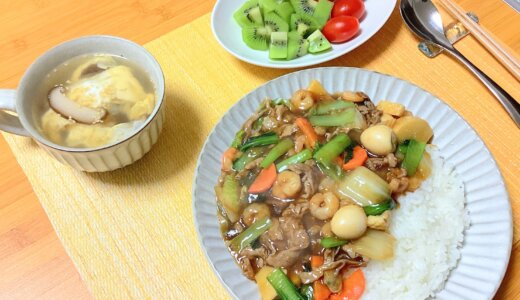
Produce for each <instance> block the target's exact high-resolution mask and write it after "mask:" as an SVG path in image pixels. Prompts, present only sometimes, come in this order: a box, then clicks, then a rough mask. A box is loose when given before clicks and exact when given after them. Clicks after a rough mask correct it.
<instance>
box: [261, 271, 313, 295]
mask: <svg viewBox="0 0 520 300" xmlns="http://www.w3.org/2000/svg"><path fill="white" fill-rule="evenodd" d="M267 281H269V283H270V284H271V285H272V286H273V288H274V290H275V291H276V293H277V294H278V297H280V299H282V300H305V298H304V297H303V296H302V295H300V293H299V292H298V289H297V288H296V286H295V285H294V284H293V283H292V282H291V280H290V279H289V278H288V277H287V275H285V273H284V272H283V271H282V269H280V268H276V269H274V271H273V272H271V274H269V275H268V276H267Z"/></svg>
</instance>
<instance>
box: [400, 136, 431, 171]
mask: <svg viewBox="0 0 520 300" xmlns="http://www.w3.org/2000/svg"><path fill="white" fill-rule="evenodd" d="M425 148H426V143H423V142H419V141H416V140H410V144H408V147H407V149H406V154H405V155H404V160H403V164H402V167H403V168H404V169H405V170H406V175H408V176H413V175H415V172H416V171H417V167H418V166H419V163H420V162H421V159H422V157H423V153H424V149H425Z"/></svg>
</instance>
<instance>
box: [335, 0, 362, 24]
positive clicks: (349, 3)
mask: <svg viewBox="0 0 520 300" xmlns="http://www.w3.org/2000/svg"><path fill="white" fill-rule="evenodd" d="M364 13H365V4H364V3H363V0H336V1H335V2H334V7H333V8H332V17H333V18H334V17H339V16H353V17H356V18H357V19H358V20H359V19H360V18H361V17H362V16H363V14H364Z"/></svg>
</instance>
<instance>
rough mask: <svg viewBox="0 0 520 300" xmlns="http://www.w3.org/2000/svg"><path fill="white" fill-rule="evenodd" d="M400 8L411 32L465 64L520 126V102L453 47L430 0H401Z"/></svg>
mask: <svg viewBox="0 0 520 300" xmlns="http://www.w3.org/2000/svg"><path fill="white" fill-rule="evenodd" d="M400 10H401V16H402V17H403V20H404V22H405V24H406V25H407V26H408V28H410V30H411V31H412V32H413V33H415V34H416V35H417V36H418V37H420V38H421V39H424V40H426V41H428V42H431V43H433V44H436V45H437V46H439V47H441V48H443V49H444V50H446V51H447V52H448V53H450V54H451V55H453V56H454V57H456V58H458V59H459V60H460V61H461V62H462V63H463V64H465V65H466V67H468V69H470V70H471V71H472V72H473V73H474V74H475V75H476V76H477V77H478V78H479V79H480V80H481V81H482V82H483V83H484V85H485V86H486V87H487V88H488V89H489V90H490V91H491V93H492V94H493V95H495V97H496V98H497V99H498V101H500V103H501V104H502V106H503V107H504V108H505V109H506V111H507V112H508V113H509V115H511V118H512V119H513V120H514V121H515V123H516V125H517V126H518V127H520V104H519V103H518V102H516V101H515V99H513V97H511V95H509V94H508V93H507V92H506V91H504V89H502V88H501V87H500V86H499V85H498V84H497V83H496V82H494V81H493V80H492V79H491V78H489V77H488V76H487V75H486V74H484V73H483V72H482V71H481V70H479V69H478V68H477V67H476V66H475V65H474V64H472V63H471V62H470V61H469V60H468V59H467V58H466V57H464V55H462V53H460V52H459V51H458V50H457V49H455V48H454V47H453V45H452V44H451V43H450V42H449V41H448V39H447V38H446V36H445V35H444V29H443V27H442V19H441V15H440V14H439V11H438V10H437V8H436V7H435V6H434V5H433V3H432V2H431V1H430V0H401V5H400Z"/></svg>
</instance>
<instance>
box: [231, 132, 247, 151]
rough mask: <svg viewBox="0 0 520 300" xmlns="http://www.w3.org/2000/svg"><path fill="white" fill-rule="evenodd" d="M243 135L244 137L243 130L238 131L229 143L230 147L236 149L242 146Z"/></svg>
mask: <svg viewBox="0 0 520 300" xmlns="http://www.w3.org/2000/svg"><path fill="white" fill-rule="evenodd" d="M244 135H246V132H245V131H243V130H239V131H238V132H237V134H236V135H235V139H234V140H233V142H232V143H231V147H233V148H238V147H240V145H242V140H243V139H244Z"/></svg>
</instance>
